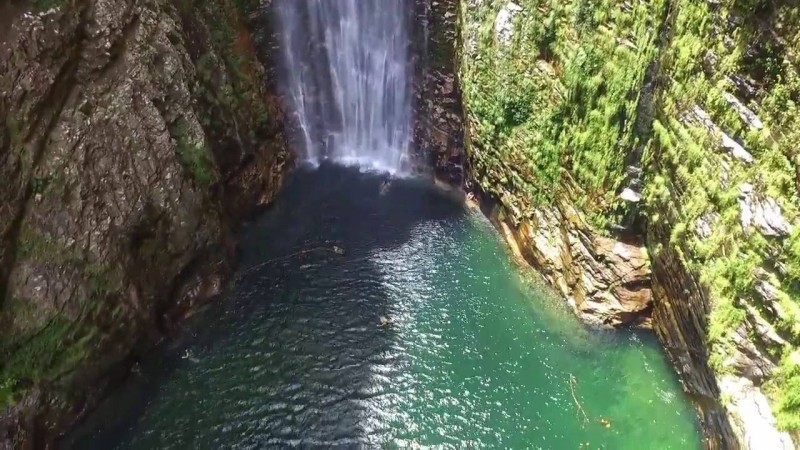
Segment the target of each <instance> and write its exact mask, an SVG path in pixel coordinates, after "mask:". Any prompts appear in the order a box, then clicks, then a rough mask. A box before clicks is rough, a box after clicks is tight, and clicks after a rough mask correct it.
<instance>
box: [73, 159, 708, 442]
mask: <svg viewBox="0 0 800 450" xmlns="http://www.w3.org/2000/svg"><path fill="white" fill-rule="evenodd" d="M383 180H384V178H382V177H380V176H375V175H369V174H361V173H359V172H358V171H357V170H355V169H345V168H340V167H327V166H324V165H323V167H322V168H320V169H319V170H314V171H307V170H300V171H297V172H296V173H295V174H294V175H293V176H292V179H291V180H290V181H289V183H288V184H287V186H286V187H285V189H284V192H283V194H282V196H281V197H280V199H279V201H278V202H277V203H276V204H275V205H274V207H273V208H272V209H271V210H270V211H268V212H266V213H265V214H264V215H263V216H261V217H260V218H258V219H257V220H255V221H253V222H252V223H250V224H249V225H248V226H247V228H246V230H245V231H244V237H243V241H242V247H243V255H242V258H241V261H240V270H239V275H238V276H237V278H236V280H235V282H233V283H232V284H231V286H230V287H229V289H228V291H227V293H226V294H225V295H224V297H223V298H222V299H221V300H220V301H218V302H217V303H214V304H213V305H211V306H210V307H209V308H208V309H207V310H205V311H203V312H202V313H201V314H198V315H197V316H196V317H195V318H193V319H192V320H191V321H190V323H189V324H187V326H186V328H185V331H184V332H183V335H182V336H181V337H180V338H179V339H178V340H177V341H173V342H172V343H170V344H169V346H165V347H163V348H161V349H160V350H158V351H157V352H154V354H153V355H152V356H151V357H150V358H149V359H148V360H147V361H144V362H143V363H142V365H141V368H140V370H138V371H137V373H136V374H135V375H133V376H132V377H131V379H130V380H129V381H128V382H127V384H126V385H125V386H123V387H121V388H120V389H119V392H118V394H116V395H114V396H112V398H111V399H109V400H108V401H107V402H106V404H105V405H104V406H103V407H102V408H101V409H100V410H99V411H98V412H97V413H95V414H94V415H93V417H92V418H90V419H89V420H88V421H87V423H86V424H85V425H84V426H83V427H82V428H81V429H80V430H78V431H77V432H76V433H75V434H74V435H73V436H71V437H70V438H69V439H68V440H67V442H65V444H66V445H65V446H66V447H72V448H87V449H88V448H116V449H162V448H163V449H168V448H175V449H178V448H209V449H212V448H213V449H216V448H286V447H298V446H299V447H303V448H318V447H336V448H341V447H345V448H353V447H356V448H359V447H360V448H385V447H388V448H404V447H414V448H418V447H419V446H438V447H437V448H542V449H590V448H591V449H615V450H619V449H636V450H639V449H643V448H658V449H692V448H699V447H700V437H699V433H698V431H697V425H696V422H695V416H694V413H693V411H692V409H691V407H690V405H689V402H688V400H687V399H686V398H685V396H684V395H683V394H682V393H681V390H680V386H679V384H678V382H677V379H676V376H675V374H674V373H673V372H672V370H671V369H670V367H669V365H668V364H667V362H666V361H665V359H664V356H663V353H662V351H661V349H660V348H659V346H658V344H657V342H656V341H655V340H654V338H653V336H652V335H651V334H649V333H639V332H627V331H616V332H610V331H599V330H591V329H587V328H586V327H584V326H582V325H581V324H580V323H579V322H578V320H577V319H576V318H575V317H574V316H573V315H572V313H571V312H570V311H569V310H568V308H566V307H565V306H564V304H563V302H562V301H561V300H560V299H557V298H554V297H553V296H551V295H548V294H545V293H544V291H543V290H542V289H540V288H538V287H536V285H534V284H532V283H529V282H527V281H525V280H523V279H522V278H521V277H520V275H519V273H518V271H517V270H516V268H515V267H514V265H513V264H512V263H511V262H510V260H509V257H508V255H507V252H506V250H505V247H504V244H503V243H502V242H501V241H500V239H499V237H498V236H497V235H496V233H495V232H494V230H493V229H492V228H491V225H490V224H489V223H488V222H487V221H486V220H485V219H484V218H483V217H481V216H479V215H477V214H475V213H472V212H469V211H467V210H465V209H464V207H463V206H462V205H461V204H459V203H457V202H454V201H452V200H451V199H449V198H448V197H447V196H446V195H444V194H443V193H442V192H441V191H439V190H437V189H436V188H434V187H432V186H430V185H428V184H426V183H425V182H422V181H419V180H413V179H410V180H397V181H394V182H393V183H392V184H391V185H390V187H389V189H388V190H384V192H383V193H382V192H381V191H382V189H381V184H382V182H383ZM332 245H337V246H340V247H342V248H343V249H345V250H346V254H345V255H343V256H342V255H337V254H335V253H333V252H326V251H311V252H307V253H302V252H303V251H304V250H308V249H313V248H318V247H323V248H330V246H332ZM298 253H300V255H299V256H294V257H289V258H285V256H286V255H292V254H298ZM265 262H267V264H264V263H265ZM259 264H263V265H261V266H259V268H258V269H255V270H248V269H247V268H251V267H255V266H257V265H259ZM381 316H385V317H388V318H390V319H391V321H392V323H391V325H389V326H387V327H381V326H379V324H380V320H381ZM571 379H574V384H573V383H571V382H570V380H571ZM578 405H580V408H579V407H578ZM581 410H582V411H583V412H582V411H581ZM584 413H585V417H584V415H583V414H584Z"/></svg>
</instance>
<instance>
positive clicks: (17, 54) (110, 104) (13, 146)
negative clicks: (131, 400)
mask: <svg viewBox="0 0 800 450" xmlns="http://www.w3.org/2000/svg"><path fill="white" fill-rule="evenodd" d="M15 5H16V4H15ZM13 12H14V15H12V16H11V17H10V18H9V16H5V15H4V20H9V21H10V23H9V27H8V28H6V27H4V28H3V32H2V34H0V40H2V43H1V44H2V45H0V119H2V120H1V121H0V160H2V164H0V179H2V180H3V183H2V184H1V185H0V237H2V241H0V270H1V272H0V288H1V292H0V294H2V296H1V297H0V300H1V301H2V303H1V304H0V326H2V329H3V332H2V333H3V334H2V335H0V448H4V446H5V447H17V446H23V445H29V446H43V445H47V444H48V443H49V442H51V440H52V439H53V437H54V436H55V434H56V433H58V432H59V431H61V430H62V429H63V428H64V427H65V426H67V425H68V424H69V423H71V421H73V420H74V419H75V418H76V417H77V416H78V415H79V412H80V411H81V408H80V407H81V406H82V405H90V404H91V403H92V402H93V401H94V400H95V397H96V394H97V393H98V390H99V389H100V388H102V386H103V383H104V382H103V380H105V375H106V373H107V370H108V369H109V367H112V366H114V365H116V364H117V363H119V362H121V361H125V360H127V359H128V358H129V357H130V356H131V354H132V351H133V350H134V348H136V347H137V345H140V344H141V345H144V346H145V347H146V344H147V343H148V342H154V341H155V340H157V339H159V338H160V336H162V335H163V334H164V333H165V332H167V331H168V330H169V328H171V327H172V326H173V324H174V323H175V321H176V320H178V319H179V318H180V316H181V315H182V314H183V313H184V312H185V311H186V310H187V309H190V308H192V307H193V306H194V305H196V304H197V303H198V302H201V301H203V300H205V299H208V298H210V297H212V296H214V295H215V294H217V293H218V292H219V290H220V289H221V286H222V285H223V283H224V280H225V278H226V276H227V273H228V271H229V261H230V257H231V255H232V251H233V250H234V247H235V244H234V242H233V240H232V239H231V234H230V231H231V229H232V228H233V227H234V226H235V223H236V222H237V221H238V220H239V219H240V218H241V217H242V215H243V214H246V213H247V211H248V210H250V209H252V208H253V207H254V206H257V205H262V204H267V203H269V202H270V201H271V200H272V198H273V196H274V195H275V193H276V191H277V189H278V187H279V186H280V182H281V178H282V175H283V173H284V169H285V167H286V166H287V165H288V164H287V162H288V156H287V152H286V149H285V145H284V139H283V136H282V132H281V128H282V126H281V120H282V112H281V110H280V108H279V107H278V106H277V104H278V102H276V101H274V100H273V99H272V98H271V97H270V94H269V91H268V89H267V87H268V86H269V83H268V81H269V80H268V74H267V72H266V71H265V69H264V68H263V66H262V65H261V64H260V63H259V62H258V60H257V59H256V58H255V55H256V53H255V49H254V48H253V47H252V43H251V41H250V40H249V34H248V33H247V31H246V30H247V29H246V26H245V24H244V23H243V22H242V21H241V20H240V19H239V18H238V17H239V15H238V12H237V10H236V9H235V8H234V6H233V3H229V2H227V1H225V0H219V1H217V2H204V3H203V4H200V3H198V4H197V5H193V4H189V3H187V2H175V3H171V2H170V1H167V0H141V1H125V0H86V1H80V0H77V1H70V2H56V3H55V4H54V7H53V8H51V9H50V10H49V11H38V10H36V9H34V8H32V7H31V6H30V5H27V4H26V5H19V7H18V8H17V9H15V10H14V11H13ZM87 361H91V363H88V362H87ZM92 388H95V389H92ZM67 392H69V395H67V394H66V393H67ZM34 429H35V430H37V433H36V436H34V435H33V430H34ZM34 438H36V439H37V440H36V441H34V440H33V439H34ZM39 439H40V440H39Z"/></svg>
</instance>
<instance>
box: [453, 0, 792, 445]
mask: <svg viewBox="0 0 800 450" xmlns="http://www.w3.org/2000/svg"><path fill="white" fill-rule="evenodd" d="M459 17H460V24H459V26H460V28H461V34H462V42H461V44H460V58H459V59H460V80H459V81H460V85H461V88H462V90H463V103H464V109H465V120H466V140H467V153H468V160H469V161H468V162H469V166H470V173H469V178H470V179H471V180H472V182H473V183H474V188H475V190H476V191H477V192H478V193H479V194H480V195H482V196H483V197H484V198H485V199H488V200H490V202H489V203H490V204H494V205H496V206H493V207H492V208H493V209H492V211H490V215H491V216H492V217H493V218H494V219H495V220H496V222H497V223H498V225H499V226H500V228H501V229H502V230H503V231H504V232H505V233H506V235H507V236H508V237H509V238H510V239H513V240H515V241H516V242H517V243H518V244H520V245H519V247H520V250H521V252H522V253H523V255H524V256H525V257H526V259H528V261H529V262H531V264H533V265H534V266H536V267H537V268H539V269H540V270H541V271H542V273H543V275H544V276H545V278H547V279H548V280H549V281H550V282H551V283H553V284H554V285H555V286H556V287H557V289H558V290H559V291H560V292H561V293H562V294H563V295H564V296H565V297H566V298H567V299H568V301H569V302H570V304H571V305H572V306H573V307H574V309H575V310H576V312H577V313H578V314H579V315H581V316H582V317H583V318H584V319H586V320H587V321H588V322H590V323H593V324H596V325H601V326H622V325H628V324H639V325H645V326H647V325H651V326H652V327H653V328H654V329H655V331H656V333H657V334H658V336H659V338H660V340H661V342H662V343H663V344H664V346H665V348H666V351H667V353H668V355H669V357H670V359H671V360H672V361H673V363H674V365H675V368H676V370H677V372H678V373H679V375H680V377H681V380H682V382H683V385H684V388H685V389H686V391H687V392H688V393H689V395H690V396H692V398H693V399H694V400H695V404H696V405H697V406H698V412H699V417H700V420H701V425H702V427H703V429H704V432H705V437H706V441H705V444H706V446H707V447H709V448H740V447H741V448H769V449H777V448H783V449H789V448H794V443H793V442H792V439H793V438H794V440H795V442H797V438H798V430H800V395H798V393H800V351H798V344H800V227H798V226H797V224H798V216H800V200H799V199H798V197H799V196H800V155H799V154H798V144H800V111H798V105H799V104H800V76H798V75H799V74H800V71H799V70H798V63H800V59H799V58H800V55H799V54H798V48H800V11H798V9H797V8H796V7H795V6H792V4H791V2H788V1H782V0H774V1H772V0H723V1H694V0H647V1H616V0H614V1H612V0H603V1H599V2H589V1H586V0H568V1H562V0H519V1H515V2H508V1H489V0H461V2H460V12H459Z"/></svg>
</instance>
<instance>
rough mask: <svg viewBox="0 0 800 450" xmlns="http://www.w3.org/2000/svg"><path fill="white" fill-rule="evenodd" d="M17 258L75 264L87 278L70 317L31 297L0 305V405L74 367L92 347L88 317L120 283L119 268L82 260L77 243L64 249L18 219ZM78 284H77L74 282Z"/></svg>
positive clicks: (63, 266)
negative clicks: (77, 310) (75, 313)
mask: <svg viewBox="0 0 800 450" xmlns="http://www.w3.org/2000/svg"><path fill="white" fill-rule="evenodd" d="M16 259H17V261H18V263H19V262H27V263H29V264H34V265H38V266H41V267H42V268H51V269H55V270H62V271H63V270H75V271H76V272H77V273H78V274H81V275H80V278H82V279H84V280H86V285H85V286H83V289H84V292H85V297H86V298H83V299H80V300H78V302H77V304H76V305H73V307H74V306H79V307H80V309H81V312H80V314H79V315H78V316H76V317H73V316H70V315H69V314H65V313H64V311H55V310H48V309H41V306H37V305H36V304H35V303H34V302H33V301H32V300H31V299H25V298H17V297H13V296H12V297H10V298H8V299H7V301H6V302H5V303H4V304H3V306H2V309H0V326H2V327H3V328H4V329H5V330H6V332H5V333H2V334H0V406H3V405H5V404H8V403H11V402H13V401H15V400H17V399H18V398H19V397H20V395H22V394H23V393H24V392H25V391H26V390H27V389H29V388H31V387H32V386H36V385H39V384H41V383H51V382H56V381H58V380H59V379H60V378H61V377H62V376H63V375H65V374H67V373H69V372H71V371H72V370H74V369H75V368H76V367H77V366H78V364H79V363H80V362H81V361H83V360H85V358H86V357H87V356H88V355H89V354H90V352H91V351H92V350H93V349H94V348H95V347H94V344H95V343H96V342H97V341H98V339H99V331H98V330H96V329H95V328H94V327H93V326H92V325H91V323H93V322H94V321H93V320H91V318H92V317H94V316H95V315H96V314H98V313H99V312H100V311H101V310H102V308H103V307H104V305H106V304H107V302H106V301H105V299H107V298H109V297H110V296H112V295H114V293H116V292H119V290H120V289H121V287H122V285H123V281H122V276H121V274H120V272H119V269H118V268H111V267H108V266H106V265H104V264H101V263H100V262H87V258H86V257H85V256H83V255H81V254H80V253H79V252H78V251H77V250H76V249H68V248H66V247H64V246H62V245H60V244H59V243H57V242H55V241H53V240H52V239H50V238H48V237H47V236H46V235H44V234H42V233H40V232H38V231H37V230H35V229H34V228H33V227H32V226H31V225H29V224H23V225H22V227H21V230H20V234H19V236H18V244H17V254H16ZM77 288H78V289H80V287H77Z"/></svg>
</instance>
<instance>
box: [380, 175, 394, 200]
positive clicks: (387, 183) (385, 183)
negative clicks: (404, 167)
mask: <svg viewBox="0 0 800 450" xmlns="http://www.w3.org/2000/svg"><path fill="white" fill-rule="evenodd" d="M391 185H392V178H391V177H390V176H387V177H386V178H384V179H383V181H382V182H381V195H385V194H386V193H387V192H389V187H390V186H391Z"/></svg>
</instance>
